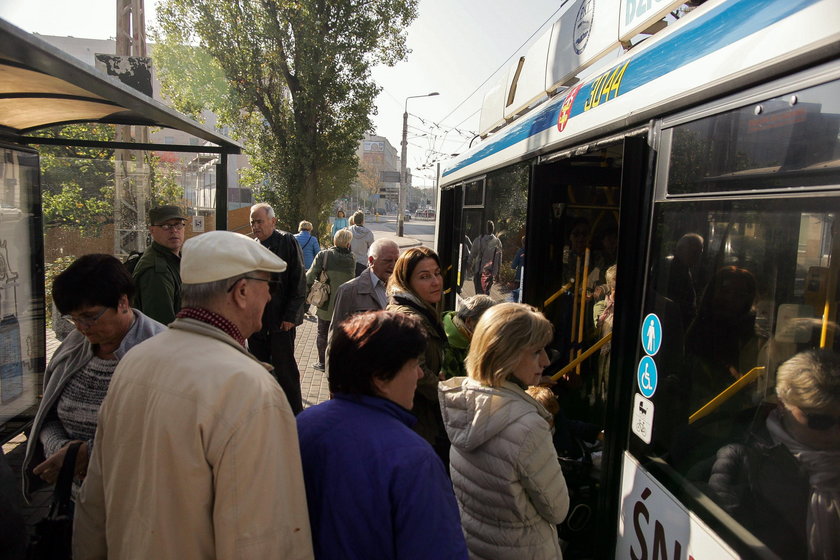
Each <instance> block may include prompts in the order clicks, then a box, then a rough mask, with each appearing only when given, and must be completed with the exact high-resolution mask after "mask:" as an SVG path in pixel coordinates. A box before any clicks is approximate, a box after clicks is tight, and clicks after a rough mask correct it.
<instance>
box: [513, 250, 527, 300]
mask: <svg viewBox="0 0 840 560" xmlns="http://www.w3.org/2000/svg"><path fill="white" fill-rule="evenodd" d="M510 267H511V268H512V269H513V281H512V282H511V285H510V288H511V291H510V296H511V300H512V301H513V302H515V303H522V270H523V269H524V268H525V236H524V235H523V236H522V240H521V244H520V247H519V249H517V250H516V254H515V255H514V256H513V261H512V262H511V263H510Z"/></svg>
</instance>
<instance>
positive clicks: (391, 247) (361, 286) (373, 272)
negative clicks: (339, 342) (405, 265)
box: [330, 239, 400, 331]
mask: <svg viewBox="0 0 840 560" xmlns="http://www.w3.org/2000/svg"><path fill="white" fill-rule="evenodd" d="M399 256H400V248H399V246H398V245H397V244H396V243H395V242H393V241H391V240H390V239H377V240H376V241H374V242H373V245H371V246H370V250H369V251H368V263H369V265H368V268H367V270H366V271H365V272H363V273H362V274H360V275H359V276H357V277H356V278H354V279H353V280H350V281H349V282H346V283H344V284H342V285H341V286H340V287H339V288H338V293H337V294H336V298H335V304H334V307H333V316H332V322H331V323H330V331H333V330H334V329H335V327H337V326H338V324H340V323H341V322H342V321H344V320H345V319H347V318H348V317H350V316H351V315H355V314H356V313H361V312H363V311H378V310H381V309H385V306H386V305H388V296H387V295H386V286H387V285H388V279H389V278H391V274H392V273H393V272H394V265H395V264H396V262H397V259H398V258H399Z"/></svg>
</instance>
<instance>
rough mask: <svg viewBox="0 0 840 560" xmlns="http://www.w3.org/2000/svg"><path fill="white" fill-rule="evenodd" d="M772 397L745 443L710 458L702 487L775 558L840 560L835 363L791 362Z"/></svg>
mask: <svg viewBox="0 0 840 560" xmlns="http://www.w3.org/2000/svg"><path fill="white" fill-rule="evenodd" d="M776 396H777V397H778V404H776V405H775V406H773V405H765V406H763V407H761V408H760V409H759V410H758V412H757V414H756V420H755V421H754V422H753V425H752V426H751V428H750V431H749V433H748V435H747V437H746V440H745V442H744V443H734V444H730V445H726V446H724V447H723V448H721V449H720V450H719V451H718V452H717V457H716V460H715V463H714V466H713V467H712V474H711V477H710V478H709V487H710V489H711V490H712V493H713V496H714V497H715V498H716V501H717V502H718V503H719V504H720V506H721V507H723V509H724V510H726V511H727V513H729V514H730V515H732V516H733V517H734V518H735V519H736V520H737V521H738V522H739V523H741V525H743V526H744V527H745V528H746V529H748V530H749V531H750V532H751V533H753V534H754V535H755V536H756V537H758V538H759V539H760V540H761V541H762V542H763V543H764V544H766V545H767V546H768V547H769V548H770V549H771V550H772V551H773V552H775V553H776V554H777V555H778V556H779V557H781V558H809V559H810V558H840V356H838V355H837V354H836V353H834V352H831V351H828V350H807V351H805V352H800V353H799V354H797V355H795V356H793V357H792V358H790V359H789V360H787V361H786V362H785V363H783V364H782V365H781V366H779V368H778V370H777V371H776Z"/></svg>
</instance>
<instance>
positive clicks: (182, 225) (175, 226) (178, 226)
mask: <svg viewBox="0 0 840 560" xmlns="http://www.w3.org/2000/svg"><path fill="white" fill-rule="evenodd" d="M186 226H187V224H186V223H184V222H178V223H175V224H157V225H155V226H154V227H159V228H160V229H162V230H164V231H172V230H175V231H181V230H182V229H184V228H185V227H186Z"/></svg>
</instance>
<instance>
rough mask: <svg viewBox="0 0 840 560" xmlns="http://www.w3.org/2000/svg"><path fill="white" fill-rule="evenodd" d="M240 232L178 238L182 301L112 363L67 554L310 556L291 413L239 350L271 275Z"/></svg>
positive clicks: (270, 265)
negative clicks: (164, 325)
mask: <svg viewBox="0 0 840 560" xmlns="http://www.w3.org/2000/svg"><path fill="white" fill-rule="evenodd" d="M285 268H286V263H285V262H283V260H282V259H280V258H279V257H277V256H276V255H274V254H273V253H272V252H271V251H269V250H268V249H266V248H265V247H263V246H261V245H260V244H259V243H254V242H253V241H252V240H250V239H249V238H247V237H245V236H243V235H240V234H237V233H232V232H225V231H217V232H210V233H205V234H203V235H200V236H198V237H195V238H193V239H190V240H189V241H187V242H186V243H185V244H184V250H183V258H182V261H181V277H182V281H183V290H182V305H183V307H182V309H181V311H180V312H179V313H178V316H177V318H176V320H175V321H174V322H173V323H172V324H171V325H170V327H169V329H168V330H167V331H165V332H163V333H161V334H159V335H157V336H155V337H153V338H151V339H149V340H147V341H146V342H144V343H143V344H140V345H138V346H136V347H135V348H134V349H133V350H132V351H131V352H129V353H127V354H126V356H125V357H124V358H123V359H122V361H121V362H120V365H119V367H118V368H117V370H116V372H115V373H114V376H113V379H112V381H111V385H110V388H109V390H108V395H107V396H106V398H105V400H104V402H103V403H102V408H101V410H100V414H99V428H98V429H97V432H96V438H95V444H94V450H93V455H92V458H91V462H90V466H89V470H88V473H87V477H86V479H85V482H84V485H83V486H82V490H81V493H80V497H79V500H78V503H77V507H76V518H75V526H74V539H73V540H74V542H73V549H74V551H73V552H74V558H75V559H76V560H85V559H91V558H109V559H111V560H114V559H134V558H136V559H138V560H139V559H149V558H179V559H213V558H218V559H226V558H231V559H232V558H253V559H255V560H256V559H260V560H262V559H265V558H284V559H309V558H312V543H311V536H310V530H309V517H308V512H307V507H306V495H305V491H304V485H303V474H302V471H301V464H300V452H299V448H298V439H297V430H296V427H295V419H294V416H293V415H292V412H291V409H290V407H289V403H288V400H287V399H286V397H285V395H284V394H283V392H282V390H281V389H280V386H279V385H278V384H277V382H276V381H275V380H274V379H273V378H272V376H271V374H270V373H269V371H268V370H267V365H266V364H263V363H261V362H259V361H257V359H256V358H254V357H253V356H252V355H251V354H249V353H248V351H247V350H246V349H245V339H246V338H247V337H248V336H250V335H251V334H252V333H253V332H255V331H257V330H258V329H259V328H260V323H261V317H262V310H263V309H264V308H265V305H266V303H267V302H268V300H269V298H270V295H269V287H270V282H271V280H270V279H271V273H279V272H282V271H283V270H285Z"/></svg>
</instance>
